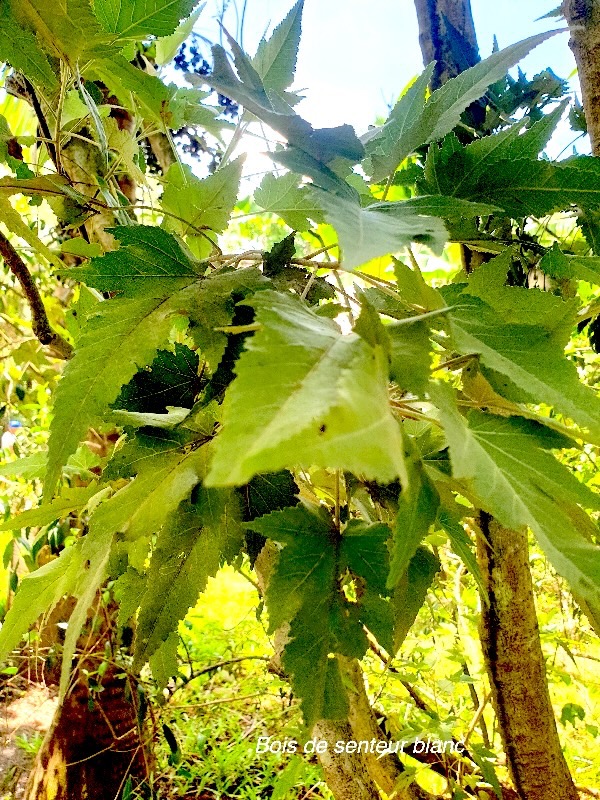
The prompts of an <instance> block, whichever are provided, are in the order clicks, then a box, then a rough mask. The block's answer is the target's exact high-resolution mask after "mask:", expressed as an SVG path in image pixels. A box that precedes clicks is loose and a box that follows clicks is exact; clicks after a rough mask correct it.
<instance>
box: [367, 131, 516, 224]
mask: <svg viewBox="0 0 600 800" xmlns="http://www.w3.org/2000/svg"><path fill="white" fill-rule="evenodd" d="M487 138H491V137H487ZM369 210H372V211H378V212H383V213H386V214H388V215H389V217H390V218H391V219H398V218H400V219H402V218H403V217H404V215H405V214H407V213H413V214H419V215H422V216H424V217H441V218H442V219H461V218H464V217H485V216H489V215H490V214H495V213H497V212H498V211H501V209H500V208H498V206H493V205H489V204H486V203H471V202H470V201H469V200H461V199H460V198H458V197H443V196H442V195H435V194H432V195H422V196H421V197H411V198H410V199H408V200H396V201H395V202H393V203H372V204H371V205H370V206H369Z"/></svg>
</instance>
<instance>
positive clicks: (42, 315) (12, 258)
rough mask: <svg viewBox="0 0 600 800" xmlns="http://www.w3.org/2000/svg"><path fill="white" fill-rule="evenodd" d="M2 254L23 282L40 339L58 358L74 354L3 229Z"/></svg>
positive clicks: (33, 323)
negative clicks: (53, 326)
mask: <svg viewBox="0 0 600 800" xmlns="http://www.w3.org/2000/svg"><path fill="white" fill-rule="evenodd" d="M0 256H2V258H3V259H4V263H5V264H6V266H7V267H8V268H9V269H10V271H11V272H12V273H13V275H14V276H15V277H16V279H17V280H18V281H19V283H20V284H21V288H22V289H23V294H24V295H25V299H26V300H27V303H28V305H29V308H30V309H31V327H32V328H33V332H34V333H35V335H36V336H37V338H38V339H39V341H40V342H41V343H42V344H43V345H47V346H48V347H50V348H52V350H53V351H54V352H53V353H52V355H53V356H55V357H56V358H64V359H67V358H70V357H71V355H72V354H73V348H72V347H71V345H70V344H69V342H67V340H66V339H63V337H62V336H61V335H60V334H59V333H56V331H53V330H52V328H51V326H50V321H49V320H48V315H47V314H46V309H45V308H44V302H43V300H42V297H41V295H40V293H39V291H38V288H37V286H36V285H35V282H34V280H33V278H32V277H31V273H30V272H29V270H28V269H27V266H26V264H25V262H24V261H23V259H22V258H21V256H20V255H19V254H18V253H17V251H16V250H15V248H14V247H13V246H12V244H11V243H10V242H9V241H8V239H7V238H6V236H5V235H4V234H3V233H2V232H1V231H0Z"/></svg>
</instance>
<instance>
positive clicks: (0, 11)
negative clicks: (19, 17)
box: [0, 2, 58, 93]
mask: <svg viewBox="0 0 600 800" xmlns="http://www.w3.org/2000/svg"><path fill="white" fill-rule="evenodd" d="M0 61H6V62H8V63H9V64H10V65H11V67H13V69H15V70H18V71H19V72H22V73H23V74H24V75H26V76H27V78H29V80H30V81H31V82H32V83H33V84H34V86H39V87H41V88H43V90H44V91H47V92H48V93H52V92H54V91H56V90H57V89H58V79H57V77H56V75H55V74H54V71H53V69H52V67H51V66H50V62H49V60H48V58H47V56H46V54H45V53H44V51H43V50H42V49H41V48H40V44H39V42H38V40H37V38H36V36H35V34H34V33H33V31H31V30H28V29H27V28H25V27H22V26H21V25H19V24H18V22H17V21H16V20H15V18H14V16H13V14H12V12H11V9H10V4H9V3H6V2H3V3H2V5H1V6H0Z"/></svg>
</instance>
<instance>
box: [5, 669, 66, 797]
mask: <svg viewBox="0 0 600 800" xmlns="http://www.w3.org/2000/svg"><path fill="white" fill-rule="evenodd" d="M3 695H5V696H4V697H2V698H0V800H16V799H17V798H22V797H23V796H24V791H25V783H26V781H27V775H28V773H29V769H30V767H31V764H32V762H33V758H34V752H33V749H31V750H30V749H29V748H28V746H27V743H26V742H27V741H28V742H30V743H34V742H35V740H36V738H39V737H43V736H44V733H45V732H46V731H47V730H48V728H49V727H50V723H51V722H52V717H53V715H54V710H55V708H56V703H57V689H56V687H45V686H40V685H39V684H28V685H25V683H24V682H23V684H22V685H21V686H18V687H14V688H11V690H10V691H9V692H3Z"/></svg>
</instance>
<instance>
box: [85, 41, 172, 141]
mask: <svg viewBox="0 0 600 800" xmlns="http://www.w3.org/2000/svg"><path fill="white" fill-rule="evenodd" d="M90 75H91V76H93V77H94V79H96V80H97V79H100V80H101V81H102V82H103V83H105V84H106V86H108V88H109V89H110V91H111V92H112V93H113V94H114V95H115V96H116V97H117V98H118V99H119V100H120V102H121V103H122V104H123V105H124V106H125V108H129V109H130V110H131V111H132V112H133V113H140V110H141V111H142V112H143V114H144V118H147V119H149V120H152V121H153V122H154V123H155V124H157V125H158V126H159V128H160V129H161V130H162V129H163V128H164V127H165V126H169V125H171V124H173V118H172V112H171V108H170V103H171V101H172V99H173V98H174V97H175V96H176V93H177V88H176V87H175V86H172V85H170V86H166V85H165V84H164V83H163V82H162V81H161V80H160V78H159V77H158V76H156V75H150V74H149V73H148V72H144V71H143V70H141V69H138V67H135V66H134V65H133V64H130V63H129V61H128V60H127V59H126V58H125V56H122V55H116V56H112V58H97V59H96V60H94V61H93V62H92V67H91V68H90Z"/></svg>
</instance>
